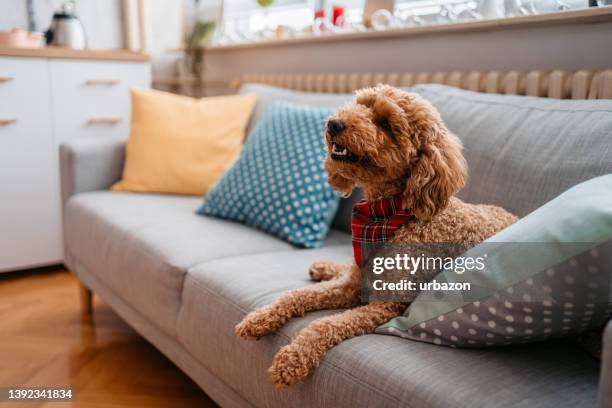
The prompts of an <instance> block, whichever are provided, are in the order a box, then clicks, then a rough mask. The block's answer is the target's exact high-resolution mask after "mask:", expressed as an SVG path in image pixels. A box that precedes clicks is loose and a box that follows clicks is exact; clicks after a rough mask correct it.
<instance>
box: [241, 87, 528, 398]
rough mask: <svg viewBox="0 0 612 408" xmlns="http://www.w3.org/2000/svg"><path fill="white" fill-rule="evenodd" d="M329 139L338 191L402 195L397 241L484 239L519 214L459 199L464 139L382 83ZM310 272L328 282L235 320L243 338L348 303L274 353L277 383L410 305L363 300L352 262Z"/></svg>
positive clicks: (362, 95)
mask: <svg viewBox="0 0 612 408" xmlns="http://www.w3.org/2000/svg"><path fill="white" fill-rule="evenodd" d="M325 139H326V143H327V148H328V154H327V158H326V160H325V167H326V169H327V171H328V172H329V184H330V185H331V186H332V187H333V188H334V189H335V190H337V191H339V192H341V193H343V194H345V195H348V194H350V193H351V191H352V190H353V188H355V187H356V186H360V187H362V188H363V190H364V193H365V199H366V201H368V202H375V201H378V200H382V199H384V198H387V197H390V196H394V195H396V194H400V193H401V194H402V197H403V207H404V210H407V211H409V212H410V213H411V215H412V217H411V218H410V220H409V221H408V222H406V223H404V224H403V225H402V226H401V227H399V229H398V230H397V231H396V233H395V235H394V236H393V241H398V242H425V243H437V242H450V243H456V242H472V243H478V242H480V241H483V240H485V239H486V238H488V237H490V236H492V235H493V234H495V233H496V232H498V231H500V230H502V229H503V228H505V227H507V226H509V225H510V224H512V223H514V222H515V221H516V220H517V218H516V217H515V216H514V215H512V214H510V213H508V212H506V211H505V210H503V209H502V208H499V207H495V206H491V205H472V204H467V203H464V202H462V201H461V200H459V199H458V198H455V197H453V195H454V194H455V193H456V192H457V191H459V190H460V189H461V188H462V187H463V185H464V182H465V177H466V163H465V159H464V158H463V155H462V154H461V143H460V141H459V139H458V138H457V137H456V136H455V135H453V134H452V133H450V132H449V130H448V129H447V128H446V126H445V125H444V123H443V122H442V119H441V118H440V115H439V114H438V112H437V111H436V109H435V108H434V107H433V106H432V105H431V104H430V103H429V102H427V101H426V100H424V99H423V98H421V97H420V96H419V95H417V94H413V93H407V92H404V91H401V90H399V89H396V88H393V87H390V86H386V85H379V86H377V87H375V88H368V89H363V90H361V91H358V92H357V97H356V100H355V101H354V102H352V103H350V104H347V105H345V106H343V107H341V108H340V109H338V111H337V112H336V114H335V116H334V117H332V118H330V119H329V120H328V123H327V131H326V135H325ZM310 275H311V277H312V278H313V280H316V281H322V282H319V283H317V284H315V285H312V286H309V287H306V288H302V289H295V290H292V291H288V292H286V293H284V294H282V295H281V296H280V297H279V298H278V299H277V300H276V301H275V302H273V303H272V304H270V305H267V306H265V307H262V308H260V309H257V310H255V311H253V312H251V313H249V314H248V315H247V316H246V317H245V318H244V320H243V321H242V322H241V323H240V324H238V325H237V326H236V333H237V335H238V336H240V337H241V338H243V339H246V340H254V339H259V338H260V337H262V336H264V335H266V334H268V333H272V332H274V331H277V330H279V329H280V328H281V327H282V326H283V325H284V324H285V323H287V321H288V320H289V319H291V318H292V317H296V316H303V315H304V313H306V312H308V311H311V310H321V309H338V308H348V309H349V310H346V311H344V312H341V313H338V314H334V315H331V316H327V317H324V318H321V319H318V320H315V321H313V322H312V323H311V324H310V325H309V326H308V327H306V328H304V329H303V330H302V331H301V332H300V333H299V334H298V335H297V336H296V337H295V338H294V339H293V341H292V342H291V344H289V345H287V346H285V347H283V348H282V349H281V350H280V351H279V352H278V353H277V354H276V356H275V358H274V361H273V362H272V366H271V367H270V369H269V374H270V377H271V381H272V383H273V384H274V385H275V386H276V387H277V388H284V387H286V386H289V385H292V384H296V383H300V382H303V381H305V379H306V378H307V376H308V374H309V373H310V372H311V371H312V370H313V369H315V368H316V367H318V366H319V363H320V361H321V359H322V358H323V356H324V355H325V353H326V352H327V350H329V349H330V348H332V347H333V346H335V345H337V344H339V343H340V342H342V341H343V340H345V339H349V338H351V337H355V336H360V335H363V334H368V333H372V332H373V331H374V329H375V328H376V327H377V326H379V325H381V324H383V323H385V322H387V321H388V320H390V319H391V318H393V317H395V316H398V315H400V314H401V313H402V312H403V311H404V309H405V308H406V303H396V302H371V303H369V304H365V305H361V306H360V269H359V267H357V266H356V265H353V266H348V265H338V264H335V263H332V262H316V263H314V264H313V265H312V266H311V268H310ZM431 278H432V276H420V277H418V279H420V280H428V279H431ZM415 296H416V293H415Z"/></svg>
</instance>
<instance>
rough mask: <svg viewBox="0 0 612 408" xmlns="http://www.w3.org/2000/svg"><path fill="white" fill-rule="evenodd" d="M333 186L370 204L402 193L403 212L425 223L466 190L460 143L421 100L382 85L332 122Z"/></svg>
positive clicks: (330, 162) (329, 126) (328, 166)
mask: <svg viewBox="0 0 612 408" xmlns="http://www.w3.org/2000/svg"><path fill="white" fill-rule="evenodd" d="M325 139H326V143H327V149H328V154H327V158H326V160H325V167H326V169H327V171H328V173H329V183H330V185H331V186H332V187H333V188H334V189H335V190H337V191H339V192H341V193H343V194H350V192H351V191H352V190H353V188H354V187H355V186H361V187H364V189H365V190H366V195H368V196H369V198H375V199H378V198H382V196H385V195H389V194H395V193H398V192H402V193H403V195H404V207H405V209H407V210H410V211H412V213H413V214H414V215H415V216H416V217H417V218H418V219H421V220H428V219H430V218H431V217H433V216H434V215H435V214H436V213H437V212H438V211H439V210H441V209H442V208H444V207H445V206H446V205H447V204H448V201H449V199H450V198H451V196H452V195H453V194H455V193H456V192H457V191H459V189H461V187H463V185H464V182H465V177H466V171H467V166H466V163H465V159H464V158H463V155H462V154H461V142H460V141H459V139H458V138H457V137H456V136H455V135H453V134H452V133H450V132H449V131H448V129H447V128H446V126H445V125H444V123H443V122H442V119H441V118H440V115H439V114H438V112H437V111H436V109H435V108H434V107H433V106H432V105H431V104H430V103H429V102H427V101H426V100H424V99H423V98H421V97H420V96H419V95H417V94H413V93H408V92H404V91H401V90H399V89H397V88H393V87H391V86H388V85H379V86H377V87H375V88H367V89H362V90H360V91H357V96H356V98H355V101H354V102H352V103H349V104H347V105H345V106H343V107H341V108H340V109H338V111H337V112H336V113H335V115H334V116H332V117H330V118H329V120H328V121H327V130H326V135H325Z"/></svg>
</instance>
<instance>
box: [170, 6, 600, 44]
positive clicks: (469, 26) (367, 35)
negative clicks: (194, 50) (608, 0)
mask: <svg viewBox="0 0 612 408" xmlns="http://www.w3.org/2000/svg"><path fill="white" fill-rule="evenodd" d="M610 21H612V6H605V7H591V8H585V9H578V10H569V11H560V12H556V13H546V14H535V15H529V16H520V17H509V18H500V19H489V20H475V21H467V22H461V23H454V24H432V25H425V26H414V27H406V28H398V29H389V30H383V31H374V30H369V31H365V32H347V33H329V34H323V35H319V36H314V35H305V36H302V37H295V38H287V39H272V40H258V41H252V42H242V43H233V44H220V45H211V46H208V47H206V51H207V52H216V51H225V50H228V51H229V50H236V49H243V48H256V47H272V46H282V45H293V44H308V43H323V42H334V41H358V40H376V39H383V38H398V37H400V38H409V37H412V36H422V35H430V34H445V33H457V34H459V33H467V32H479V31H489V30H499V29H511V28H519V27H539V26H551V25H567V24H595V23H603V22H610ZM174 51H180V50H174Z"/></svg>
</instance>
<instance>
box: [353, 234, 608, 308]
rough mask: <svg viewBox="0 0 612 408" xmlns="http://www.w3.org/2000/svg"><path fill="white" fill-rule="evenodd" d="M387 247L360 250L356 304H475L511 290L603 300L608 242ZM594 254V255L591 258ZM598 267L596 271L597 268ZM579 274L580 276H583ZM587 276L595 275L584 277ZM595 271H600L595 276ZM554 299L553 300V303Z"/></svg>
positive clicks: (518, 295)
mask: <svg viewBox="0 0 612 408" xmlns="http://www.w3.org/2000/svg"><path fill="white" fill-rule="evenodd" d="M602 245H604V247H605V248H604V247H602V248H600V250H597V249H596V247H598V246H599V245H596V244H593V243H587V242H581V243H559V242H551V243H543V242H539V243H496V242H484V243H480V244H470V243H462V244H450V243H391V244H385V245H383V246H378V247H370V248H366V250H365V251H363V254H364V256H363V259H364V262H363V265H362V267H361V298H362V299H361V300H362V302H371V301H394V302H412V301H413V300H414V299H415V298H416V296H418V295H419V294H422V295H421V296H420V297H419V299H421V300H430V301H448V300H449V299H450V298H451V297H452V298H453V299H455V300H456V299H457V297H460V298H461V299H462V300H463V301H466V302H467V301H476V300H479V299H483V298H486V297H488V296H492V295H494V294H495V293H496V292H497V291H499V290H501V289H508V287H510V286H515V285H517V284H519V283H520V282H526V283H527V284H526V285H523V286H524V287H523V286H521V285H519V286H515V290H514V289H511V290H509V291H508V295H509V296H511V297H514V298H515V299H514V300H516V301H522V302H530V301H550V300H551V296H552V295H554V294H563V295H567V296H569V294H568V293H569V291H571V290H572V289H571V288H567V287H566V286H568V282H575V284H574V285H573V286H574V287H575V289H576V290H575V291H574V292H572V293H573V296H582V295H585V296H591V298H590V300H592V299H593V296H595V297H596V298H597V299H606V300H607V299H608V295H609V293H610V281H611V273H610V271H608V268H606V267H605V265H604V264H605V262H606V259H607V256H608V255H609V252H610V251H609V250H604V249H607V248H608V245H610V243H605V244H602ZM593 254H599V255H593ZM599 263H602V265H601V266H598V264H599ZM583 271H584V273H583ZM588 271H595V272H593V273H590V272H589V273H587V272H588ZM596 271H600V273H597V272H596ZM553 300H554V299H553Z"/></svg>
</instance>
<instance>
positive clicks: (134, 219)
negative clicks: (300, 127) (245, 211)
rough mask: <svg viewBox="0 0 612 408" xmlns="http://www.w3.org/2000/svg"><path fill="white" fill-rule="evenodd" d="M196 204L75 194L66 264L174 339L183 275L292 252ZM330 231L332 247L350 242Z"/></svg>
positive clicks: (107, 194)
mask: <svg viewBox="0 0 612 408" xmlns="http://www.w3.org/2000/svg"><path fill="white" fill-rule="evenodd" d="M199 204H200V198H198V197H182V196H170V195H152V194H132V193H114V192H109V191H98V192H92V193H84V194H78V195H76V196H74V197H73V198H71V199H70V200H69V201H68V204H67V206H66V210H65V242H66V256H67V261H68V264H69V265H70V259H71V257H74V258H76V259H77V260H78V261H79V262H80V263H82V264H83V265H84V266H85V267H86V268H87V269H88V270H89V271H90V272H91V273H93V274H95V275H97V276H96V277H97V278H98V279H100V280H101V281H102V282H104V283H105V284H106V285H108V286H109V287H110V288H111V289H112V290H113V291H114V292H115V293H117V294H118V295H119V296H122V297H123V298H124V299H126V300H127V301H129V302H130V303H131V304H132V305H133V307H134V308H135V309H137V310H140V311H142V313H143V314H144V315H145V316H146V317H147V318H149V319H151V321H152V322H154V323H155V324H157V325H158V326H159V327H160V328H161V329H163V330H164V331H166V332H167V333H170V334H171V333H174V323H175V319H176V315H177V313H178V309H179V305H180V298H181V289H182V286H183V278H184V276H185V273H186V268H188V267H190V266H193V265H196V264H198V263H201V262H205V261H208V260H212V259H218V258H226V257H232V256H235V255H238V254H241V255H242V254H253V253H258V252H266V251H279V250H293V247H292V246H291V245H289V244H287V243H286V242H284V241H282V240H280V239H278V238H274V237H272V236H269V235H266V234H264V233H262V232H259V231H257V230H255V229H252V228H249V227H246V226H244V225H241V224H236V223H232V222H228V221H223V220H219V219H215V218H210V217H202V216H198V215H196V214H195V212H194V211H195V209H196V208H197V207H198V205H199ZM349 240H350V237H349V236H348V234H345V233H341V232H338V231H332V232H331V233H330V234H329V236H328V239H327V241H326V243H327V244H328V245H331V244H334V243H339V242H344V243H346V242H349Z"/></svg>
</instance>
